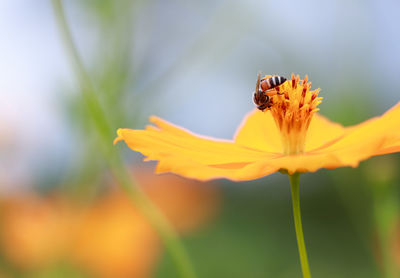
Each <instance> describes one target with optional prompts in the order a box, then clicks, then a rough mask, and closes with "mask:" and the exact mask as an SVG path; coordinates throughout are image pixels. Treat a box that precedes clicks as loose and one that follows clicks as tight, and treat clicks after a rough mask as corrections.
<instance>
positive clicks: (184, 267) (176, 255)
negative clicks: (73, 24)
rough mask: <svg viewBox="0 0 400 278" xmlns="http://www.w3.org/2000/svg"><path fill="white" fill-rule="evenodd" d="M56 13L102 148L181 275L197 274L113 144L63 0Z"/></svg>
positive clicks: (191, 276) (192, 277)
mask: <svg viewBox="0 0 400 278" xmlns="http://www.w3.org/2000/svg"><path fill="white" fill-rule="evenodd" d="M52 4H53V8H54V14H55V17H56V20H57V23H58V25H59V28H60V32H61V35H62V39H63V41H64V43H65V47H66V49H67V51H68V54H69V55H70V58H71V62H72V63H73V68H74V71H75V73H76V76H77V78H78V79H79V84H80V86H81V90H82V94H83V101H84V102H85V105H86V106H87V109H88V112H89V114H90V115H91V120H92V121H93V125H94V127H95V129H96V131H97V132H98V134H99V137H100V138H99V140H98V142H99V147H100V148H101V150H102V152H103V154H104V156H105V158H106V160H107V162H108V164H109V167H110V169H111V171H112V173H113V175H114V176H115V178H116V179H117V181H118V183H119V185H120V186H121V187H122V189H123V190H124V192H125V193H126V194H127V195H128V196H129V197H130V199H131V200H132V201H133V202H134V204H135V205H136V206H137V207H138V208H139V209H140V210H141V212H142V213H143V214H144V215H145V216H146V217H147V219H148V220H149V221H150V222H151V224H152V225H153V227H154V228H155V229H156V230H157V232H158V234H159V236H160V237H161V239H162V241H163V242H164V245H165V247H166V249H167V250H168V251H169V253H170V255H171V257H172V259H173V260H174V263H175V265H176V268H177V270H178V272H179V274H180V277H184V278H195V277H196V275H195V272H194V269H193V266H192V264H191V262H190V260H189V257H188V255H187V253H186V251H185V249H184V246H183V244H182V242H181V241H180V239H179V236H178V235H177V233H176V231H175V230H174V228H173V227H172V226H171V225H170V223H169V222H168V221H167V220H166V218H165V217H164V215H163V214H162V213H161V212H160V211H159V209H158V208H157V207H156V206H155V205H154V204H153V203H152V202H151V200H150V199H149V198H148V196H147V195H146V194H145V193H144V192H143V191H142V190H141V189H140V187H138V186H137V185H136V182H135V181H134V180H133V176H132V175H131V173H130V172H129V170H128V169H127V168H126V166H125V165H124V163H123V160H122V158H121V155H120V153H119V151H118V149H117V148H114V147H113V145H112V140H113V135H112V134H113V132H112V130H111V127H110V125H109V123H108V121H107V117H106V115H105V113H104V111H103V109H102V107H101V105H100V103H99V100H98V98H97V96H96V90H95V88H94V86H93V84H92V82H91V80H90V77H89V75H88V73H87V72H86V70H85V67H84V65H83V62H82V59H81V58H80V56H79V53H78V51H77V48H76V46H75V44H74V40H73V38H72V35H71V32H70V29H69V26H68V24H67V21H66V19H65V14H64V8H63V5H62V1H61V0H52Z"/></svg>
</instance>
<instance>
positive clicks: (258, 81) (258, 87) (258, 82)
mask: <svg viewBox="0 0 400 278" xmlns="http://www.w3.org/2000/svg"><path fill="white" fill-rule="evenodd" d="M260 79H261V72H260V71H259V72H258V74H257V83H256V90H255V91H256V92H258V90H259V89H260Z"/></svg>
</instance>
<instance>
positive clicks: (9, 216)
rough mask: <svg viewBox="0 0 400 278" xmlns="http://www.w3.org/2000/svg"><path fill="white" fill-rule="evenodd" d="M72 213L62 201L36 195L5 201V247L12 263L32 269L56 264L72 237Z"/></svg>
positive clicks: (3, 204) (3, 224)
mask: <svg viewBox="0 0 400 278" xmlns="http://www.w3.org/2000/svg"><path fill="white" fill-rule="evenodd" d="M70 213H71V211H69V210H68V208H67V207H66V206H65V203H63V202H62V201H61V200H60V199H57V198H49V199H47V200H46V201H44V200H43V199H41V198H40V197H38V196H35V195H24V196H15V197H11V198H9V199H7V200H4V201H2V205H1V216H2V218H1V233H0V235H1V237H0V241H1V246H2V248H3V251H4V253H5V256H6V257H7V258H8V260H10V261H12V262H13V263H14V264H16V265H18V266H19V267H22V268H26V269H31V268H37V267H42V266H45V265H49V264H51V263H55V262H56V261H57V260H59V259H60V258H61V256H62V255H63V254H64V251H65V247H66V245H67V242H68V238H69V237H70V234H71V225H70V224H71V222H70V221H71V220H72V218H71V217H70V216H71V215H70Z"/></svg>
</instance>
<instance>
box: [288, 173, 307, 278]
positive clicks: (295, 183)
mask: <svg viewBox="0 0 400 278" xmlns="http://www.w3.org/2000/svg"><path fill="white" fill-rule="evenodd" d="M289 179H290V187H291V189H292V203H293V216H294V225H295V228H296V238H297V246H298V248H299V255H300V263H301V270H302V272H303V277H304V278H311V273H310V267H309V266H308V259H307V251H306V245H305V243H304V235H303V226H302V224H301V213H300V196H299V184H300V173H294V174H293V175H289Z"/></svg>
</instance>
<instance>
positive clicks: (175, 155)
mask: <svg viewBox="0 0 400 278" xmlns="http://www.w3.org/2000/svg"><path fill="white" fill-rule="evenodd" d="M150 120H151V121H152V122H153V123H155V124H156V125H157V126H149V127H147V128H146V130H131V129H119V130H118V131H117V133H118V137H117V139H116V141H120V140H124V141H125V142H126V144H127V145H128V146H129V147H130V148H131V149H133V150H135V151H139V152H141V153H142V154H143V155H145V156H147V160H158V161H159V165H158V168H157V171H158V172H174V173H178V174H181V175H183V176H186V177H190V178H196V179H200V180H207V179H211V178H222V177H226V178H229V179H234V180H242V179H252V178H258V177H262V176H265V175H267V174H269V173H271V172H275V171H276V170H277V169H276V168H275V167H267V168H266V169H259V168H257V164H256V162H258V161H262V160H265V159H268V158H271V157H274V156H276V155H275V154H271V153H265V152H260V151H257V150H251V149H248V148H245V147H242V146H239V145H237V144H235V143H234V142H232V141H228V140H217V139H212V138H206V137H202V136H198V135H195V134H193V133H191V132H189V131H186V130H185V129H183V128H180V127H177V126H175V125H172V124H170V123H168V122H166V121H164V120H162V119H160V118H157V117H152V118H151V119H150ZM272 168H273V169H272Z"/></svg>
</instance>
